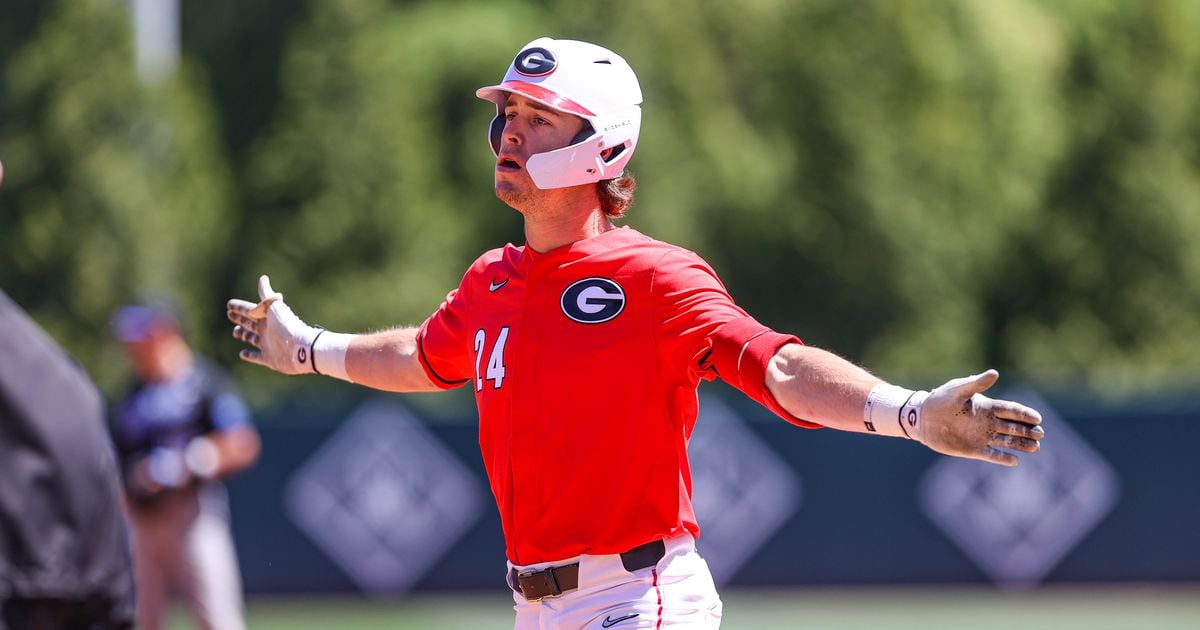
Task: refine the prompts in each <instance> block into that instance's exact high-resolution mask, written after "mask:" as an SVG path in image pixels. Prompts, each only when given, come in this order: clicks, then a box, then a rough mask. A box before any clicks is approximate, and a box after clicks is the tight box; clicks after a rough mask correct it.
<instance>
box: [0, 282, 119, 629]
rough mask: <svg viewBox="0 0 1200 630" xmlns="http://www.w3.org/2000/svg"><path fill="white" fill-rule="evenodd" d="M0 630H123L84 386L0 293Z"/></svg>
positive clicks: (111, 512) (103, 457) (115, 538)
mask: <svg viewBox="0 0 1200 630" xmlns="http://www.w3.org/2000/svg"><path fill="white" fill-rule="evenodd" d="M0 478H2V480H0V629H11V630H43V629H45V630H50V629H64V630H65V629H71V630H75V629H78V630H116V629H125V628H132V627H133V621H134V582H133V573H132V566H131V562H130V556H129V544H128V533H127V530H126V527H125V522H124V520H123V519H122V517H121V508H120V495H119V477H118V474H117V466H116V463H115V461H114V457H113V451H112V446H111V444H110V442H109V440H108V435H107V434H106V432H105V424H104V404H103V400H102V398H101V396H100V393H99V392H98V391H97V389H96V386H95V385H94V384H93V383H92V381H91V380H90V379H89V378H88V376H87V374H86V373H85V372H84V371H83V369H82V368H81V367H80V366H79V365H78V364H77V363H76V362H75V361H74V360H73V359H72V358H71V357H70V356H68V355H67V354H66V353H65V352H64V351H63V350H62V349H61V348H59V347H58V345H57V344H56V343H55V342H54V341H53V340H52V339H51V338H50V337H49V335H47V334H46V333H45V332H44V331H43V330H42V329H41V327H39V326H38V325H37V324H36V323H35V322H34V321H33V320H32V319H30V318H29V316H28V315H27V314H26V313H25V312H24V311H23V310H22V309H21V308H20V307H19V306H18V305H17V304H16V303H14V302H13V301H12V300H11V299H9V297H8V296H7V295H6V294H4V292H3V291H0Z"/></svg>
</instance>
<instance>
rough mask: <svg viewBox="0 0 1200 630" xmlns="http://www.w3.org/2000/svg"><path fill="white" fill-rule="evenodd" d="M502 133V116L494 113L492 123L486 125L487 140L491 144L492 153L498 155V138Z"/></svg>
mask: <svg viewBox="0 0 1200 630" xmlns="http://www.w3.org/2000/svg"><path fill="white" fill-rule="evenodd" d="M503 135H504V116H502V115H500V114H496V117H495V118H493V119H492V124H491V125H489V126H488V142H489V143H491V145H492V153H495V154H496V155H500V138H501V136H503Z"/></svg>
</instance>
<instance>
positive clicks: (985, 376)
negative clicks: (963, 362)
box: [958, 370, 1000, 398]
mask: <svg viewBox="0 0 1200 630" xmlns="http://www.w3.org/2000/svg"><path fill="white" fill-rule="evenodd" d="M998 380H1000V373H999V372H997V371H996V370H988V371H986V372H981V373H979V374H976V375H975V376H968V377H967V378H965V379H963V383H962V384H961V385H959V388H958V389H959V394H960V395H962V396H964V397H966V398H970V397H971V396H973V395H975V394H982V393H983V392H985V391H987V390H988V388H989V387H991V386H992V385H995V384H996V381H998Z"/></svg>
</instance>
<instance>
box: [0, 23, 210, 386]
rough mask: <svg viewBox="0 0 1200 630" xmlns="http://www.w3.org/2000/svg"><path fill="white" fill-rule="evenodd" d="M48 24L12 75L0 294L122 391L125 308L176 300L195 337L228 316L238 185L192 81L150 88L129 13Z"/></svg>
mask: <svg viewBox="0 0 1200 630" xmlns="http://www.w3.org/2000/svg"><path fill="white" fill-rule="evenodd" d="M48 15H49V17H48V18H47V19H46V20H44V21H43V22H41V23H40V24H39V27H38V30H37V32H36V34H35V35H34V36H33V37H31V38H30V39H29V42H28V43H27V44H26V45H25V46H24V47H23V48H22V49H21V50H20V51H19V52H17V53H16V54H15V55H14V56H13V57H11V58H10V59H8V60H7V62H6V64H5V66H4V82H5V88H6V89H5V92H6V93H7V95H8V102H7V107H6V112H5V116H4V122H3V127H2V132H0V133H2V135H3V138H4V155H3V158H4V163H5V167H6V181H5V186H4V189H3V190H2V191H0V203H2V204H3V206H4V209H3V211H2V212H0V286H3V287H4V288H5V290H6V291H7V292H9V293H10V295H12V296H13V298H14V299H15V300H17V301H18V302H20V303H21V304H22V305H23V306H25V307H26V308H28V309H29V310H30V312H31V313H32V314H33V315H34V316H35V317H36V318H37V319H38V320H39V321H40V322H41V323H42V324H43V325H44V326H45V327H46V328H47V329H48V330H49V331H50V332H51V333H52V334H53V335H54V336H55V337H56V338H57V339H58V340H59V341H60V342H62V343H63V344H64V345H65V346H66V347H68V348H69V349H70V350H71V351H72V352H73V353H75V354H76V355H77V356H78V357H80V359H81V361H82V362H83V363H84V364H85V366H86V367H87V368H88V369H89V370H90V371H91V373H92V374H93V375H94V376H95V377H97V379H98V380H99V381H100V382H101V383H102V384H104V385H107V386H111V385H112V384H113V383H114V382H115V380H116V378H117V376H118V375H119V374H120V373H121V368H120V365H121V362H120V361H119V359H118V358H117V354H116V352H117V351H116V349H115V348H114V347H113V345H112V343H111V342H110V341H109V335H108V330H107V322H108V319H109V316H110V314H111V313H112V311H113V309H114V308H115V307H116V306H118V305H119V304H121V303H122V302H123V301H125V300H127V299H129V298H130V297H131V296H133V295H135V294H139V293H145V294H157V295H164V296H165V295H168V294H169V295H170V296H172V297H173V298H174V299H176V300H177V301H178V302H179V303H180V304H181V306H182V307H183V310H184V311H185V313H186V314H189V315H191V316H192V317H191V318H190V320H191V321H192V323H193V330H200V329H205V328H208V327H211V324H212V322H214V321H215V319H216V318H217V317H219V316H220V315H221V311H220V309H219V308H213V307H212V304H213V303H214V300H215V299H216V296H214V295H213V294H212V293H211V286H212V283H213V281H214V278H213V275H212V273H211V270H212V267H211V261H212V259H213V258H214V256H216V255H218V252H220V251H222V250H223V249H224V248H225V246H226V245H225V244H226V242H227V238H228V234H229V233H228V230H227V221H228V217H227V211H228V207H227V201H228V193H229V174H228V172H227V169H226V167H225V164H224V162H223V160H222V158H221V156H220V154H219V153H218V151H217V150H216V145H215V142H214V140H215V134H214V131H215V130H214V128H213V125H212V121H211V118H212V112H211V110H210V107H209V105H208V103H207V101H206V99H205V98H204V96H203V95H202V94H199V93H197V92H196V91H195V90H194V89H193V88H191V87H190V85H191V79H192V76H193V75H192V72H191V70H190V69H188V68H184V69H183V70H182V71H181V72H180V73H179V75H178V76H177V77H176V78H175V79H173V80H171V81H169V82H167V83H165V84H163V85H161V86H157V87H148V86H145V85H142V84H141V83H140V82H139V81H138V79H137V77H136V74H135V71H134V67H133V62H132V60H133V52H132V49H131V46H130V35H129V16H128V12H127V11H126V9H125V8H124V6H123V5H121V4H120V3H115V2H109V1H107V0H78V1H76V0H72V1H71V2H60V3H58V4H56V5H55V6H54V8H53V10H51V11H48ZM200 345H201V346H202V347H203V346H204V345H205V344H204V341H203V340H201V343H200Z"/></svg>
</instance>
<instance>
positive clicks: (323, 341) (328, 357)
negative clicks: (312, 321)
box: [312, 330, 355, 383]
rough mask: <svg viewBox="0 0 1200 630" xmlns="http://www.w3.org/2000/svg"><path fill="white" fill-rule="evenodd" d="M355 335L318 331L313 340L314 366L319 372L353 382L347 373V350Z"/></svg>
mask: <svg viewBox="0 0 1200 630" xmlns="http://www.w3.org/2000/svg"><path fill="white" fill-rule="evenodd" d="M354 337H355V335H347V334H345V333H335V332H331V331H328V330H321V331H319V332H317V336H316V337H315V338H314V339H313V342H312V367H313V371H314V372H316V373H317V374H324V375H326V376H332V377H334V378H340V379H342V380H343V381H346V382H349V383H353V382H354V381H352V380H350V376H349V374H347V373H346V351H347V350H349V349H350V341H351V340H352V339H354Z"/></svg>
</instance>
